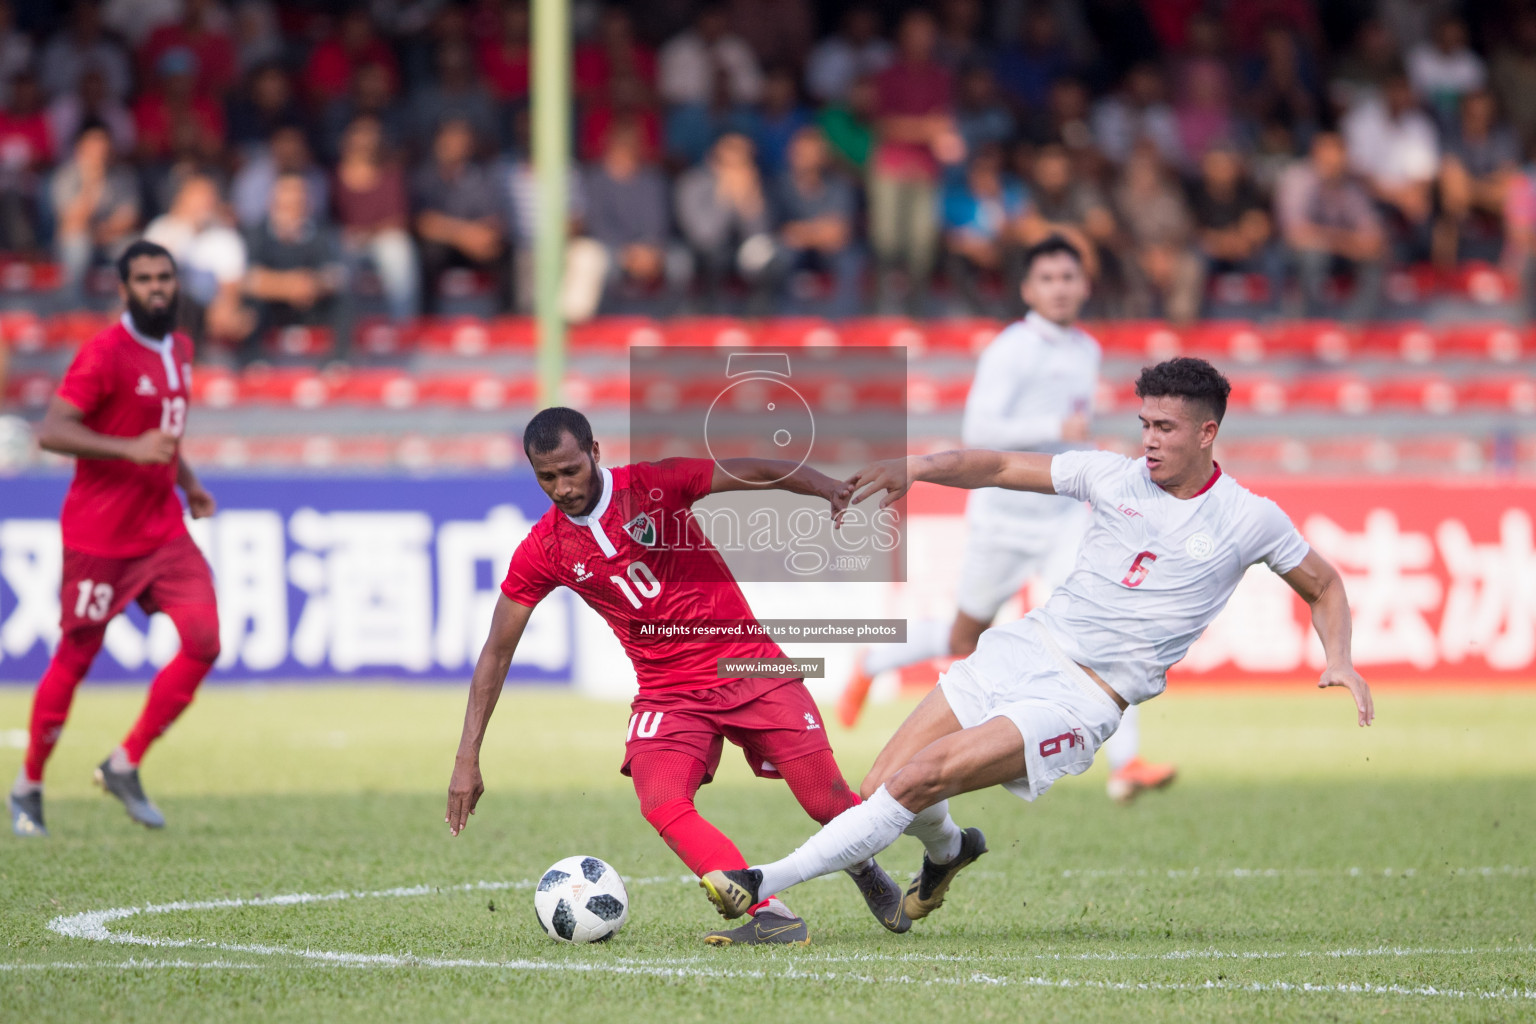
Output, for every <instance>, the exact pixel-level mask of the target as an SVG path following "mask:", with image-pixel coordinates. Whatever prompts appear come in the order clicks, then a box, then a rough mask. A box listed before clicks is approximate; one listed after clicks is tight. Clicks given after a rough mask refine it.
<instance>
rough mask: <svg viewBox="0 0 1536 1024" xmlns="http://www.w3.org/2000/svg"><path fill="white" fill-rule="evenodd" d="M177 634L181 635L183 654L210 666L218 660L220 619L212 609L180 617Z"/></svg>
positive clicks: (177, 619)
mask: <svg viewBox="0 0 1536 1024" xmlns="http://www.w3.org/2000/svg"><path fill="white" fill-rule="evenodd" d="M176 632H177V633H179V634H180V635H181V653H182V654H185V655H186V656H187V657H189V658H191V659H193V660H194V661H206V662H208V663H210V664H212V663H213V662H215V661H217V660H218V657H219V617H218V614H217V613H216V612H214V610H213V609H212V608H209V609H206V610H204V609H197V610H195V611H191V612H189V613H185V614H181V615H178V616H177V618H176Z"/></svg>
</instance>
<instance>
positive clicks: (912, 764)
mask: <svg viewBox="0 0 1536 1024" xmlns="http://www.w3.org/2000/svg"><path fill="white" fill-rule="evenodd" d="M946 784H947V782H946V778H945V772H944V761H943V759H942V758H940V757H937V756H933V755H924V754H919V755H917V756H916V757H914V758H913V759H912V760H911V761H908V762H907V763H906V764H905V765H904V766H902V768H901V770H900V771H898V772H896V773H895V774H894V775H892V776H891V777H890V778H889V779H887V780H886V781H885V791H886V792H887V793H889V794H890V795H891V796H892V797H894V798H895V799H896V802H897V803H899V804H901V806H903V807H905V808H906V809H907V810H909V811H921V810H923V809H925V808H927V807H931V806H933V805H934V804H936V803H938V802H939V801H940V800H942V799H943V798H944V787H945V785H946Z"/></svg>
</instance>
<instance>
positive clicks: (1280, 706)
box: [0, 687, 1536, 1022]
mask: <svg viewBox="0 0 1536 1024" xmlns="http://www.w3.org/2000/svg"><path fill="white" fill-rule="evenodd" d="M140 697H141V694H140V691H138V690H136V689H111V688H100V687H98V688H94V689H90V688H88V689H87V690H85V691H84V692H83V693H82V695H81V697H80V699H79V701H78V702H77V704H76V708H75V713H74V716H73V718H72V720H71V723H70V727H69V729H68V731H67V732H66V733H65V737H64V741H63V743H62V744H61V745H60V747H59V749H58V752H57V754H56V756H55V758H54V760H53V762H52V764H51V765H50V778H49V790H48V807H47V811H48V815H49V825H50V828H51V829H52V831H53V838H52V839H51V840H50V841H46V842H22V841H20V840H15V839H12V838H11V837H9V836H5V837H0V942H3V944H4V949H5V951H4V954H3V960H4V961H5V963H4V964H3V965H0V968H3V969H0V1006H3V1011H0V1017H4V1018H5V1019H14V1020H26V1021H31V1022H38V1021H49V1020H85V1019H93V1020H119V1019H121V1020H130V1019H131V1020H164V1019H217V1020H260V1021H273V1020H294V1021H300V1020H302V1021H311V1020H368V1021H376V1020H381V1019H388V1020H435V1019H441V1018H443V1017H444V1016H445V1015H449V1016H452V1017H453V1018H455V1019H464V1020H481V1019H483V1020H504V1019H506V1018H507V1017H508V1016H509V1015H512V1016H514V1017H515V1018H517V1019H519V1020H520V1021H539V1020H567V1021H569V1020H598V1019H605V1018H622V1019H624V1020H626V1021H639V1022H644V1021H652V1020H658V1021H668V1022H673V1021H677V1022H681V1021H694V1020H708V1021H719V1020H731V1021H733V1022H736V1021H754V1020H772V1021H783V1020H823V1019H837V1020H869V1021H881V1022H888V1021H891V1020H979V1021H985V1020H1018V1019H1041V1018H1048V1019H1067V1020H1114V1019H1126V1020H1130V1019H1134V1020H1137V1021H1148V1020H1191V1019H1194V1020H1206V1019H1210V1020H1214V1019H1242V1020H1253V1019H1274V1020H1287V1021H1289V1020H1306V1019H1328V1020H1337V1019H1350V1020H1354V1019H1360V1018H1364V1017H1367V1016H1378V1015H1385V1016H1390V1017H1392V1018H1393V1019H1408V1020H1446V1019H1462V1020H1529V1019H1531V1018H1532V1016H1533V1015H1536V946H1533V942H1536V896H1533V891H1536V871H1533V868H1536V852H1533V851H1536V799H1533V796H1536V793H1533V782H1536V746H1533V744H1532V743H1531V742H1530V737H1531V735H1532V734H1533V731H1536V693H1529V692H1521V691H1506V692H1498V693H1471V694H1466V695H1460V696H1452V695H1444V694H1426V693H1420V692H1411V691H1397V692H1393V691H1390V690H1389V691H1387V692H1386V693H1383V694H1381V695H1380V697H1379V701H1378V710H1379V716H1380V717H1379V722H1378V725H1377V726H1376V727H1374V728H1372V729H1370V730H1364V731H1362V730H1359V729H1357V728H1356V727H1355V726H1354V724H1353V717H1354V716H1353V713H1352V712H1351V711H1350V709H1349V707H1348V701H1347V698H1345V697H1344V696H1343V694H1342V693H1341V692H1330V693H1328V694H1317V693H1311V692H1299V693H1297V694H1296V695H1294V696H1292V695H1278V694H1274V693H1263V694H1255V695H1247V696H1233V695H1218V694H1210V693H1198V694H1189V695H1182V694H1178V693H1175V694H1173V695H1170V696H1168V697H1165V698H1162V699H1160V700H1158V701H1156V702H1154V703H1152V704H1151V705H1149V706H1147V708H1146V709H1145V715H1144V719H1143V721H1144V727H1143V734H1144V738H1145V746H1146V750H1145V753H1146V754H1147V755H1148V756H1151V757H1154V758H1170V759H1174V760H1176V761H1177V762H1178V763H1179V765H1180V768H1181V778H1180V780H1179V782H1178V783H1177V784H1176V785H1175V786H1174V787H1173V788H1172V789H1171V790H1169V791H1167V792H1165V793H1157V794H1152V795H1150V796H1148V797H1145V798H1143V800H1142V801H1141V802H1140V803H1138V804H1136V805H1135V806H1133V807H1130V808H1121V807H1117V806H1114V805H1112V804H1111V803H1110V802H1109V801H1108V800H1107V799H1106V798H1105V797H1104V794H1103V781H1104V776H1103V774H1102V772H1103V769H1102V767H1096V768H1095V770H1094V771H1093V772H1092V773H1090V774H1089V775H1087V776H1085V777H1083V778H1081V779H1069V780H1066V781H1064V782H1062V783H1059V784H1058V785H1057V786H1056V787H1055V789H1053V791H1052V792H1051V793H1050V794H1049V795H1048V796H1047V797H1046V798H1045V799H1044V800H1042V801H1040V802H1039V803H1037V804H1034V805H1025V804H1023V803H1022V802H1020V801H1018V800H1017V799H1015V798H1014V797H1012V796H1009V795H1008V794H1006V793H1004V792H1002V791H1000V790H999V791H993V792H988V793H982V794H973V795H970V796H966V797H962V798H960V799H958V800H955V801H953V803H952V807H953V809H954V811H955V813H956V817H957V818H958V819H959V820H960V821H961V823H962V824H976V825H979V826H981V827H982V828H984V829H985V830H986V832H987V835H988V838H989V841H990V844H991V847H992V853H991V854H990V855H988V856H987V857H986V858H984V859H983V860H982V861H981V862H980V863H979V864H978V865H976V867H974V868H972V869H970V870H968V871H967V872H966V873H964V874H963V875H962V876H961V877H960V879H959V880H958V881H957V883H956V885H955V888H954V889H953V890H952V892H951V896H950V900H949V902H948V904H947V905H946V906H945V907H944V908H943V909H942V910H941V911H939V912H938V913H937V914H936V915H934V916H933V917H931V918H930V919H928V920H927V921H923V922H919V923H918V924H917V925H916V926H915V927H914V928H913V930H912V932H911V933H910V934H908V935H906V936H893V935H889V934H887V933H886V932H884V931H883V930H882V929H881V928H879V927H878V926H877V925H876V924H875V922H874V921H873V920H872V919H871V918H870V917H869V916H868V914H867V912H866V911H865V910H864V908H863V905H862V902H861V901H860V900H859V899H858V896H857V894H856V892H855V891H854V889H853V886H852V884H851V883H849V882H848V881H847V880H846V879H843V878H840V877H838V878H832V879H827V880H820V881H816V882H812V883H810V884H807V885H804V886H801V887H799V888H798V889H795V890H792V891H791V892H790V893H789V894H788V897H787V898H788V901H789V902H790V904H791V906H793V907H794V908H795V909H796V910H798V911H799V912H800V913H801V914H802V915H804V916H805V917H806V918H807V919H808V920H809V921H810V924H811V931H812V937H813V945H812V946H811V947H810V948H808V949H744V948H735V949H711V948H707V947H704V946H703V945H701V944H700V942H699V938H700V936H701V935H702V933H703V932H705V931H706V930H708V929H711V928H714V927H717V926H718V918H716V917H715V916H714V914H713V913H712V911H711V910H710V909H709V907H708V904H707V903H706V902H705V900H704V897H703V895H702V894H701V893H700V891H699V890H698V888H697V887H696V886H695V885H693V884H691V883H688V882H685V881H684V880H683V879H682V876H683V874H684V869H683V868H682V865H681V863H680V862H678V861H677V860H676V858H675V857H673V856H672V854H671V853H670V852H669V851H668V850H667V849H666V847H665V846H664V845H663V844H662V842H661V841H660V839H658V838H657V837H656V835H655V834H654V833H653V832H652V831H651V830H650V828H649V827H648V826H647V825H646V824H645V822H644V821H643V820H642V819H641V818H640V815H639V812H638V809H637V807H636V805H635V800H634V796H633V793H632V791H631V790H630V788H629V784H628V781H627V780H625V779H623V778H621V777H620V776H619V775H618V774H617V772H616V767H617V764H618V759H619V755H620V750H621V737H622V735H623V731H624V727H625V723H626V721H627V717H628V713H627V709H626V708H624V707H622V706H617V705H609V704H596V703H590V702H584V701H580V700H577V699H574V698H570V697H566V696H561V695H551V694H540V693H532V694H530V693H523V692H509V693H508V694H507V695H506V696H505V697H504V698H503V701H502V703H501V706H500V707H499V708H498V710H497V717H496V720H495V721H494V722H493V724H492V727H491V732H490V736H489V738H488V740H487V745H486V746H487V749H486V755H485V759H484V768H485V774H486V784H487V787H488V793H487V795H486V797H485V798H484V799H483V800H482V802H481V807H480V811H479V813H478V814H477V815H476V816H475V817H473V818H472V819H471V824H470V827H469V829H468V830H467V831H466V832H465V834H464V835H463V836H461V837H460V838H458V839H456V840H450V839H449V838H448V835H447V831H446V828H445V826H444V825H443V824H442V815H443V803H444V799H443V792H444V790H445V787H446V782H447V776H448V771H449V768H450V766H451V758H452V752H453V748H454V744H455V742H456V739H457V736H458V727H459V721H460V716H461V714H462V697H461V694H460V693H459V691H458V690H457V688H445V689H426V688H391V687H374V688H364V687H354V688H337V689H305V688H250V689H241V688H232V689H211V690H208V691H206V692H204V694H203V695H202V696H201V698H200V699H199V701H198V703H197V704H195V705H194V706H193V708H192V710H191V711H190V712H189V713H188V715H187V716H186V718H185V719H184V720H183V721H182V722H181V723H179V724H178V726H177V727H176V729H175V730H174V731H173V732H172V733H171V734H170V735H169V736H168V737H167V738H166V740H165V741H164V742H163V743H162V744H161V745H160V746H159V747H157V748H156V749H155V750H154V751H153V752H152V753H151V755H150V757H149V758H148V759H147V760H146V762H145V768H144V775H145V782H146V786H147V788H148V789H149V792H150V793H151V795H152V796H154V797H155V798H156V799H157V800H158V802H159V803H160V804H161V806H162V808H163V809H164V810H165V812H166V814H167V817H168V819H169V821H170V825H169V827H168V828H167V829H166V830H165V831H164V832H162V833H149V832H146V831H145V830H143V829H142V828H139V827H137V826H134V825H132V824H131V823H130V822H129V821H128V820H127V818H126V816H125V815H124V814H123V813H122V811H121V809H120V808H119V807H118V805H117V804H116V803H115V802H113V801H110V800H108V799H106V798H104V797H102V796H100V795H97V794H95V793H94V792H93V790H92V789H91V788H90V786H89V784H88V780H89V778H90V770H91V767H92V766H93V765H94V764H95V762H96V761H97V760H99V759H100V757H101V756H102V754H103V753H105V751H106V750H108V749H109V748H110V747H111V746H112V745H113V743H115V742H116V741H117V739H118V738H119V736H120V734H121V733H122V731H123V730H124V729H125V728H126V727H127V725H128V723H129V722H130V721H131V719H132V716H133V715H134V714H135V713H136V710H137V707H138V703H139V700H140ZM27 700H28V697H27V695H26V694H25V693H23V692H20V691H17V690H6V691H0V741H4V742H7V743H10V744H11V745H13V746H14V745H15V741H16V740H18V739H22V738H23V737H21V736H19V735H18V733H17V732H16V731H15V730H19V729H21V728H22V727H23V726H24V724H25V721H26V713H27ZM905 710H906V708H905V706H903V707H899V708H898V707H884V708H875V709H872V711H871V713H870V715H869V717H868V720H867V721H866V722H865V723H864V724H863V725H862V726H861V728H860V729H859V730H857V731H856V732H853V733H843V732H840V731H838V730H836V729H835V728H834V729H833V732H832V740H833V742H834V745H835V747H836V748H837V749H838V751H839V755H840V759H841V761H842V763H843V766H844V768H845V770H846V771H847V772H848V774H849V776H850V778H853V779H857V778H858V776H859V773H860V772H861V771H862V770H863V769H864V768H865V767H866V766H867V765H868V764H869V763H870V761H871V760H872V759H873V757H874V754H875V753H876V751H877V750H878V747H879V744H880V742H881V741H882V740H883V739H884V738H885V737H886V736H887V735H889V733H890V731H891V730H892V729H893V728H894V726H895V724H896V723H897V722H898V721H899V719H900V716H901V715H902V714H903V713H904V711H905ZM7 754H8V756H7V757H5V758H4V761H3V763H0V771H11V770H13V767H12V766H13V765H14V764H15V763H16V761H17V760H19V756H20V755H19V751H16V750H10V751H8V752H7ZM699 804H700V807H701V809H702V810H703V812H704V813H705V814H706V815H708V816H709V817H710V818H711V819H712V820H714V821H715V822H716V823H718V824H719V825H720V826H721V827H723V828H724V829H726V830H727V832H729V833H730V834H731V835H732V836H733V837H735V838H736V839H737V841H738V843H739V845H740V846H741V848H742V850H743V852H744V853H745V854H746V855H747V856H748V858H749V859H767V858H770V857H775V856H780V855H782V854H783V853H785V852H787V851H788V850H789V849H791V848H792V847H793V846H794V845H796V844H798V843H799V842H800V841H801V840H802V839H803V838H804V837H805V836H806V835H808V834H809V832H810V829H811V823H810V822H809V821H808V820H807V819H806V818H805V817H804V815H803V814H802V813H801V812H800V811H799V809H798V808H797V807H796V805H795V804H794V802H793V800H792V799H791V797H790V796H789V793H788V791H787V790H786V789H785V787H784V786H783V785H782V784H779V783H769V782H763V781H759V780H755V779H752V778H751V777H750V776H749V774H748V773H747V771H746V767H745V765H744V764H743V762H742V760H741V758H740V755H739V754H736V753H735V752H734V751H733V750H732V749H729V748H728V750H727V754H726V758H725V763H724V765H723V766H722V771H721V776H720V779H719V780H718V781H717V782H716V783H715V784H714V785H712V786H709V787H706V788H705V789H704V790H703V792H702V793H701V796H700V799H699ZM571 853H593V854H596V855H598V856H601V857H603V858H604V859H606V860H608V861H610V862H611V863H613V864H614V865H615V866H616V867H618V868H619V870H620V871H621V872H623V873H624V874H625V875H626V877H628V878H630V879H631V881H632V885H631V888H630V897H631V919H630V923H629V925H628V927H627V928H626V929H625V930H624V931H623V932H622V933H621V934H620V935H619V936H618V937H617V938H615V939H614V940H613V941H612V942H609V943H606V944H603V945H599V946H589V947H569V946H557V945H555V944H554V943H552V942H550V940H549V939H547V938H546V937H545V936H544V935H543V933H542V932H541V931H540V930H539V928H538V927H537V925H536V923H535V921H534V918H533V913H532V893H531V889H530V888H528V887H527V886H528V885H529V883H531V881H532V880H534V879H537V878H538V876H539V874H540V873H541V872H542V871H543V869H544V868H545V867H546V866H548V865H549V864H550V863H552V862H553V861H555V860H557V859H558V858H560V857H562V856H565V855H568V854H571ZM920 856H921V853H920V848H919V847H918V846H917V845H916V844H915V843H914V842H913V841H911V840H909V839H903V840H902V841H901V842H900V843H898V844H897V846H896V847H895V848H893V849H892V850H891V851H889V852H888V853H887V854H886V855H885V856H884V857H883V858H882V860H883V861H884V863H885V864H886V865H887V866H888V868H889V869H890V870H891V872H892V874H894V875H896V876H897V877H898V879H905V878H907V877H909V876H910V873H911V871H912V870H913V869H914V868H915V866H916V864H917V862H918V858H919V857H920ZM482 881H483V882H486V883H490V884H491V885H492V886H498V887H488V888H473V889H464V888H456V887H460V886H463V885H464V884H465V883H476V882H482ZM518 885H522V886H523V887H521V888H518V887H516V886H518ZM409 886H422V887H424V891H414V892H412V893H409V894H408V893H400V892H394V893H383V894H377V895H365V896H355V897H351V898H346V899H329V900H324V901H312V902H307V903H301V904H279V905H270V904H262V903H261V901H262V900H265V899H268V898H270V897H273V896H278V895H281V894H288V893H310V894H336V893H346V892H354V893H366V892H377V891H378V890H388V889H392V888H394V887H409ZM507 886H511V887H507ZM227 899H244V900H254V901H256V902H257V905H250V904H247V905H243V906H225V907H216V908H205V909H189V910H183V911H174V912H164V913H139V914H137V915H135V916H131V917H127V918H124V919H121V920H116V921H111V922H107V923H105V924H104V925H103V926H101V927H104V928H105V929H106V930H107V931H110V932H112V933H114V934H116V935H119V936H121V935H124V934H129V933H131V934H132V935H134V936H137V937H140V938H144V939H154V940H158V941H177V942H182V943H184V944H182V945H175V946H166V945H160V946H151V945H142V944H125V943H114V942H107V941H99V940H98V941H91V940H90V939H87V938H79V937H71V936H67V935H61V934H59V933H58V932H56V931H53V930H50V929H49V927H48V925H49V922H50V921H51V920H54V919H56V918H60V917H66V918H67V917H68V916H69V915H78V914H81V913H83V912H88V911H97V910H104V909H107V908H113V907H142V906H145V905H147V904H164V903H169V902H173V901H181V900H186V901H217V900H227ZM75 920H76V921H77V922H78V921H79V920H80V919H79V918H75ZM78 928H79V926H78V924H77V930H78ZM95 934H97V935H100V934H101V933H100V931H97V932H96V933H95ZM188 942H190V943H192V944H185V943H188ZM229 947H239V948H229ZM306 952H307V954H308V955H305V953H306ZM328 954H357V956H351V957H341V958H338V957H335V956H327V955H328ZM365 956H378V957H389V958H392V959H387V960H367V959H364V957H365ZM402 958H404V959H402ZM168 963H169V964H175V965H176V966H165V964H168ZM157 964H159V965H161V966H156V965H157ZM1307 986H1311V987H1310V988H1308V987H1307ZM1457 993H1459V994H1457Z"/></svg>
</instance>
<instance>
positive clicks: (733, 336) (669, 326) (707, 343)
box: [662, 316, 756, 348]
mask: <svg viewBox="0 0 1536 1024" xmlns="http://www.w3.org/2000/svg"><path fill="white" fill-rule="evenodd" d="M662 337H663V338H664V339H665V344H666V345H667V346H669V347H678V346H682V347H695V348H717V347H718V348H727V347H740V346H750V345H752V344H753V343H754V342H755V341H756V329H755V326H754V325H753V324H751V323H748V322H747V321H744V320H736V319H734V318H732V317H725V316H718V317H683V318H680V319H677V320H669V321H666V322H665V323H664V324H663V325H662Z"/></svg>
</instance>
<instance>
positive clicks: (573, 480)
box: [530, 439, 602, 516]
mask: <svg viewBox="0 0 1536 1024" xmlns="http://www.w3.org/2000/svg"><path fill="white" fill-rule="evenodd" d="M530 461H531V462H532V463H533V471H534V474H535V475H536V476H537V477H538V481H539V486H540V487H542V488H543V489H544V493H545V494H547V495H549V500H550V501H552V502H554V503H555V507H556V508H558V509H559V510H560V511H561V512H564V513H565V514H566V515H568V516H581V515H587V514H588V513H590V512H591V511H592V508H593V507H594V506H595V505H596V504H597V502H598V500H599V499H600V498H601V497H602V495H601V494H600V493H599V491H598V488H599V487H600V486H601V484H602V478H601V476H600V475H599V473H598V469H597V459H596V458H594V457H593V454H592V453H591V452H584V451H582V450H580V449H579V448H577V447H576V445H575V442H574V441H571V440H570V439H567V444H565V445H561V446H560V448H558V449H556V450H555V451H553V452H550V453H549V454H548V455H534V456H532V458H531V459H530Z"/></svg>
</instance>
